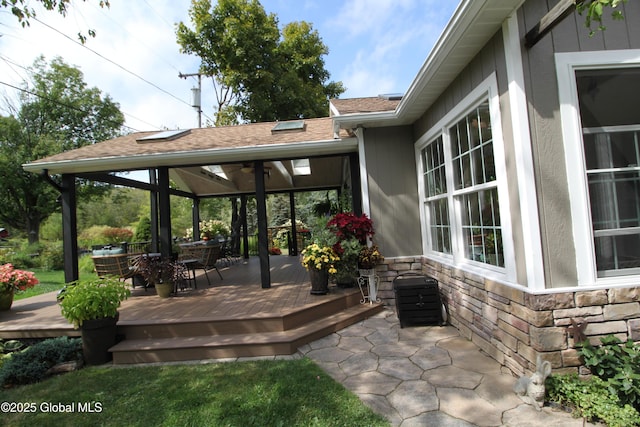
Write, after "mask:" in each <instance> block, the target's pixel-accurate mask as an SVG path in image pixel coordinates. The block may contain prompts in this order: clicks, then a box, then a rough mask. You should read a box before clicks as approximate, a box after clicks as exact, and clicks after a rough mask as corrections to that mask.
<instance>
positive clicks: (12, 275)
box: [0, 264, 38, 311]
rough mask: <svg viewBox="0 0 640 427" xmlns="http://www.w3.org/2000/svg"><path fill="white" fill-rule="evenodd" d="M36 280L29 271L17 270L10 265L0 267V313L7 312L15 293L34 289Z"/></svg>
mask: <svg viewBox="0 0 640 427" xmlns="http://www.w3.org/2000/svg"><path fill="white" fill-rule="evenodd" d="M37 284H38V279H36V277H35V276H34V275H33V273H32V272H30V271H24V270H17V269H15V268H14V267H13V265H12V264H4V265H2V266H0V311H7V310H10V309H11V306H12V305H13V296H14V294H15V292H20V291H24V290H27V289H29V288H32V287H34V286H35V285H37Z"/></svg>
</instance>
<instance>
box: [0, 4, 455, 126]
mask: <svg viewBox="0 0 640 427" xmlns="http://www.w3.org/2000/svg"><path fill="white" fill-rule="evenodd" d="M214 1H215V0H214ZM98 3H99V1H98V0H86V1H85V2H80V1H78V0H73V1H72V6H71V8H70V11H69V13H68V15H67V16H66V17H62V16H59V15H58V14H57V13H53V12H47V11H43V10H40V9H38V8H37V6H38V3H35V2H34V1H31V4H32V5H34V7H36V13H37V19H38V21H35V20H32V21H31V25H30V26H29V27H27V28H22V27H21V26H20V24H19V23H18V21H17V19H16V18H15V17H14V16H13V15H11V14H10V13H9V12H8V11H7V10H6V9H4V8H2V9H0V114H2V115H7V114H8V110H7V108H6V103H7V102H13V103H15V100H16V99H17V91H16V90H15V89H13V88H11V87H10V86H9V85H11V86H21V85H22V82H24V81H25V80H27V76H28V72H27V71H26V68H28V67H29V66H31V65H32V64H33V61H34V60H35V59H36V58H37V57H38V56H39V55H44V56H45V59H46V60H47V62H49V61H51V60H52V59H53V58H54V57H56V56H60V57H62V59H63V60H64V61H65V62H66V63H67V64H69V65H73V66H75V67H78V68H79V69H80V70H81V71H82V73H83V76H84V80H85V82H86V83H87V85H88V86H89V87H97V88H98V89H100V91H101V92H102V94H103V95H107V94H108V95H109V96H110V97H111V98H112V99H113V100H114V101H115V102H117V103H118V104H119V105H120V110H121V111H122V112H123V113H124V114H125V120H126V122H125V124H126V125H127V126H128V127H129V130H130V131H148V130H163V129H188V128H195V127H197V126H198V115H197V112H196V110H195V109H194V108H193V107H191V88H193V87H196V86H197V80H196V78H195V77H188V78H180V77H179V74H180V73H182V74H190V73H196V72H197V71H198V66H199V63H200V61H199V59H198V58H197V57H195V56H192V55H186V54H181V53H180V47H179V46H178V44H177V43H176V37H175V25H176V24H177V23H178V22H184V23H185V24H186V25H188V26H191V23H190V20H189V8H190V5H191V1H190V0H126V1H125V0H110V3H111V7H110V8H104V9H103V8H100V7H99V6H98ZM261 4H262V5H263V7H264V9H265V11H266V12H267V13H274V14H275V15H276V16H277V18H278V22H279V25H280V27H282V26H284V25H285V24H287V23H289V22H292V21H307V22H310V23H311V24H312V25H313V28H314V29H315V30H317V31H318V33H319V34H320V37H321V38H322V40H323V42H324V44H325V45H327V47H328V48H329V54H328V55H326V56H325V57H324V60H325V67H326V69H327V70H328V71H329V73H330V74H331V77H330V79H331V80H333V81H342V82H343V84H344V86H345V87H346V88H347V91H346V92H345V93H344V94H343V95H342V96H341V98H354V97H366V96H377V95H379V94H389V93H405V92H406V91H407V89H408V88H409V86H410V84H411V82H412V80H413V79H414V78H415V76H416V75H417V73H418V71H419V70H420V67H421V66H422V64H423V63H424V61H425V60H426V58H427V56H428V54H429V52H430V51H431V49H432V48H433V46H434V44H435V42H436V41H437V39H438V37H439V36H440V34H441V33H442V31H443V30H444V28H445V26H446V24H447V22H448V21H449V19H450V18H451V16H452V14H453V12H454V10H455V8H456V7H457V5H458V0H444V1H443V0H342V1H340V0H262V1H261ZM39 21H41V22H39ZM88 29H93V30H95V31H96V37H95V38H88V40H87V42H86V44H85V45H84V46H82V45H81V44H80V43H79V42H78V41H77V33H78V32H80V31H82V32H84V33H86V32H87V30H88ZM213 104H214V91H213V84H212V82H211V80H210V79H209V78H206V77H203V79H202V111H203V116H202V122H203V125H206V124H207V121H212V120H213ZM327 113H328V112H327Z"/></svg>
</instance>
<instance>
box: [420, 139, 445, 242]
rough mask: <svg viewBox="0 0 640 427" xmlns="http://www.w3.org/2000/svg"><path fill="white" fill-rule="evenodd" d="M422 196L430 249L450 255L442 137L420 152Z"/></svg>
mask: <svg viewBox="0 0 640 427" xmlns="http://www.w3.org/2000/svg"><path fill="white" fill-rule="evenodd" d="M422 165H423V174H424V187H425V188H424V194H425V195H426V198H427V208H428V210H429V231H430V234H431V249H432V250H434V251H436V252H442V253H447V254H449V253H451V226H450V223H449V205H448V201H447V177H446V170H445V156H444V147H443V144H442V136H439V137H438V138H436V140H435V141H433V142H432V143H431V144H429V145H428V146H427V147H425V148H424V149H423V150H422Z"/></svg>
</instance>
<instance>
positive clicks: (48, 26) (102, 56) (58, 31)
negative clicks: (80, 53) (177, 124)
mask: <svg viewBox="0 0 640 427" xmlns="http://www.w3.org/2000/svg"><path fill="white" fill-rule="evenodd" d="M33 19H34V20H35V21H36V22H39V23H40V24H42V25H44V26H45V27H47V28H49V29H51V30H53V31H55V32H56V33H58V34H60V35H62V36H63V37H65V38H66V39H68V40H71V41H72V42H73V43H75V44H77V45H78V46H81V47H83V48H85V49H87V50H88V51H89V52H91V53H93V54H95V55H97V56H98V57H100V58H102V59H104V60H105V61H107V62H110V63H111V64H113V65H115V66H116V67H118V68H120V69H121V70H122V71H125V72H126V73H128V74H131V75H132V76H134V77H136V78H138V79H140V80H142V81H143V82H145V83H147V84H148V85H150V86H152V87H154V88H155V89H158V90H159V91H161V92H163V93H164V94H166V95H169V96H170V97H172V98H174V99H175V100H177V101H179V102H181V103H183V104H185V105H188V106H189V107H191V105H189V103H188V102H186V101H185V100H183V99H180V98H178V97H177V96H175V95H174V94H172V93H171V92H168V91H167V90H165V89H163V88H161V87H160V86H158V85H156V84H155V83H152V82H150V81H149V80H147V79H145V78H144V77H142V76H140V75H138V74H136V73H134V72H133V71H130V70H128V69H126V68H125V67H123V66H122V65H120V64H118V63H117V62H115V61H112V60H111V59H109V58H107V57H106V56H104V55H102V54H100V53H98V52H96V51H95V50H93V49H91V48H90V47H88V46H86V45H83V44H82V43H80V42H78V41H76V40H74V39H72V38H71V37H69V36H68V35H66V34H64V33H63V32H61V31H60V30H58V29H56V28H54V27H52V26H51V25H49V24H46V23H44V22H42V21H40V20H39V19H37V18H33Z"/></svg>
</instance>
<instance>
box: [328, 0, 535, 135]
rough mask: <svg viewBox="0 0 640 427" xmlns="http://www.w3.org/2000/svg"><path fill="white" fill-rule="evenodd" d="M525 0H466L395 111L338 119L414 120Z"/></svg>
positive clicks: (349, 123) (371, 122) (368, 122)
mask: <svg viewBox="0 0 640 427" xmlns="http://www.w3.org/2000/svg"><path fill="white" fill-rule="evenodd" d="M522 3H524V0H518V1H516V2H515V3H514V2H513V1H512V0H462V1H461V2H460V4H459V5H458V7H457V9H456V10H455V11H454V13H453V15H452V17H451V19H450V20H449V22H448V23H447V26H446V27H445V28H444V30H443V31H442V33H441V34H440V37H439V38H438V40H437V41H436V43H435V45H434V47H433V49H432V50H431V52H430V53H429V56H428V57H427V59H426V60H425V62H424V63H423V65H422V67H421V68H420V71H419V72H418V74H417V76H416V78H415V79H414V80H413V81H412V82H411V85H410V86H409V89H408V90H407V92H406V93H405V95H404V96H403V98H402V100H401V101H400V103H399V104H398V106H397V107H396V109H395V111H392V112H386V113H385V114H379V113H361V114H346V115H344V116H338V117H334V120H338V122H339V123H340V125H341V127H343V128H345V129H349V128H352V127H353V124H354V123H358V125H360V126H364V127H378V126H398V125H406V124H411V123H414V122H415V121H416V120H417V119H418V118H419V117H420V116H421V115H422V114H424V112H425V111H427V110H428V109H429V108H430V107H431V106H432V105H433V103H434V102H435V101H436V100H437V99H438V97H439V96H440V95H441V94H442V93H443V92H444V91H445V90H446V89H447V87H448V86H449V85H450V84H451V82H453V80H454V79H455V78H456V76H457V75H458V74H459V73H460V72H461V71H462V70H463V69H464V67H466V66H467V64H468V63H469V62H470V61H471V60H472V59H473V58H474V57H475V55H476V54H477V53H478V52H479V50H480V49H481V48H482V46H484V45H485V44H486V43H487V42H488V41H489V40H490V38H491V37H492V36H493V35H494V34H495V33H496V32H497V31H498V30H499V29H500V28H501V27H502V23H503V22H504V20H505V19H507V18H508V17H509V16H510V15H511V14H513V13H514V11H516V10H518V8H519V7H520V6H521V5H522ZM470 45H473V46H475V47H476V48H475V49H473V48H471V49H470V48H469V46H470Z"/></svg>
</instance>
